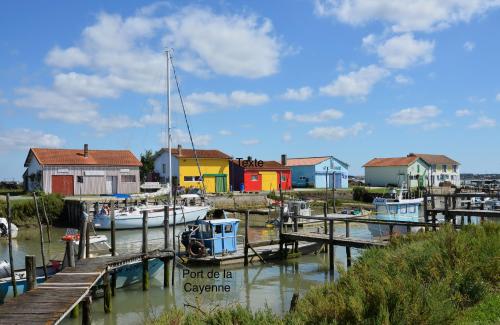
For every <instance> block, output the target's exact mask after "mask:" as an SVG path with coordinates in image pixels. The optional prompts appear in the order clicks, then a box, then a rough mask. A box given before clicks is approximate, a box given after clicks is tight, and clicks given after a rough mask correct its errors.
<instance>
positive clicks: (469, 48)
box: [464, 41, 476, 52]
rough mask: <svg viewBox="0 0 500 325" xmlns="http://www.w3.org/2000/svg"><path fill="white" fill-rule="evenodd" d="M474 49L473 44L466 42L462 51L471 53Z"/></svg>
mask: <svg viewBox="0 0 500 325" xmlns="http://www.w3.org/2000/svg"><path fill="white" fill-rule="evenodd" d="M475 47H476V44H474V42H470V41H467V42H465V43H464V49H465V50H466V51H468V52H471V51H472V50H473V49H474V48H475Z"/></svg>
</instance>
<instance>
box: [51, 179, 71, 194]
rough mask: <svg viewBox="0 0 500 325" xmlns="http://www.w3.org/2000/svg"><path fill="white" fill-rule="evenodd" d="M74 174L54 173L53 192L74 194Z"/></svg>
mask: <svg viewBox="0 0 500 325" xmlns="http://www.w3.org/2000/svg"><path fill="white" fill-rule="evenodd" d="M74 191H75V185H74V183H73V175H52V193H59V194H62V195H74Z"/></svg>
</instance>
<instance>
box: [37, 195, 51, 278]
mask: <svg viewBox="0 0 500 325" xmlns="http://www.w3.org/2000/svg"><path fill="white" fill-rule="evenodd" d="M33 200H34V201H35V210H36V220H37V221H38V230H39V232H40V250H41V253H42V263H43V266H42V267H43V274H44V276H45V280H47V279H48V278H49V276H48V274H47V265H45V246H44V244H43V230H42V220H41V219H40V212H39V211H38V201H37V199H36V194H35V193H33Z"/></svg>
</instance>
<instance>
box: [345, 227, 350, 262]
mask: <svg viewBox="0 0 500 325" xmlns="http://www.w3.org/2000/svg"><path fill="white" fill-rule="evenodd" d="M350 236H351V231H350V223H349V220H346V221H345V238H349V237H350ZM345 255H346V260H347V267H350V266H351V246H349V245H346V246H345Z"/></svg>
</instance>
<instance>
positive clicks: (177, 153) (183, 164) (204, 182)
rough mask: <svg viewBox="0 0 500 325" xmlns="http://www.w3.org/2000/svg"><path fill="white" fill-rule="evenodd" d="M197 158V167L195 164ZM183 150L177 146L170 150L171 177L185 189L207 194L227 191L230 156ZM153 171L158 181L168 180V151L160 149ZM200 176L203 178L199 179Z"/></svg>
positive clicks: (198, 150) (220, 153)
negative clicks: (194, 189) (201, 189)
mask: <svg viewBox="0 0 500 325" xmlns="http://www.w3.org/2000/svg"><path fill="white" fill-rule="evenodd" d="M196 156H198V163H199V165H200V168H199V169H198V165H197V164H196ZM196 156H195V152H194V150H192V149H184V148H182V147H181V146H178V147H177V148H175V149H172V177H173V178H174V182H175V180H178V184H179V185H180V186H183V187H185V188H190V187H197V188H203V186H205V191H206V192H207V193H218V192H227V191H229V160H230V159H231V156H229V155H226V154H225V153H223V152H221V151H219V150H201V149H197V150H196ZM155 171H156V172H157V173H158V174H160V179H161V180H163V181H166V180H167V179H168V151H167V150H166V149H162V151H161V153H160V155H159V156H158V157H157V158H156V160H155ZM200 171H201V175H202V176H203V177H202V178H200Z"/></svg>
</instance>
